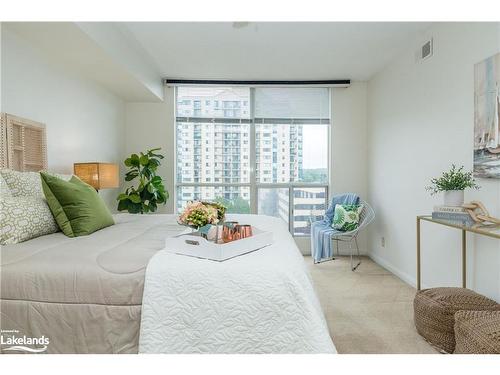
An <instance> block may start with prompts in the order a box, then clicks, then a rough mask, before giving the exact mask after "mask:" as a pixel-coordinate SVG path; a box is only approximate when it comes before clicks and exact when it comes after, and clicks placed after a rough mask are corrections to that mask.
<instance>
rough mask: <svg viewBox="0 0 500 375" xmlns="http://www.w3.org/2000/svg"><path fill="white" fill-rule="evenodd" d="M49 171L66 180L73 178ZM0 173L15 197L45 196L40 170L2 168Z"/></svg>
mask: <svg viewBox="0 0 500 375" xmlns="http://www.w3.org/2000/svg"><path fill="white" fill-rule="evenodd" d="M48 173H50V174H51V175H53V176H57V177H59V178H62V179H63V180H66V181H69V179H70V178H71V175H64V174H56V173H51V172H48ZM0 175H1V176H2V177H3V179H4V180H5V182H6V183H7V186H8V187H9V190H10V192H11V194H12V195H13V196H14V197H41V198H45V195H44V194H43V190H42V181H41V180H40V172H19V171H14V170H12V169H2V170H0Z"/></svg>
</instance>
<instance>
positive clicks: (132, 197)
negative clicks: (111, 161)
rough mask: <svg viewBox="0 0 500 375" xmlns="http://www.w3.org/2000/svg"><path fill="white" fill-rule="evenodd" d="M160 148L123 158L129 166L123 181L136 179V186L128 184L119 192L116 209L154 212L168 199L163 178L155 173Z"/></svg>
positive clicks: (158, 162) (135, 212)
mask: <svg viewBox="0 0 500 375" xmlns="http://www.w3.org/2000/svg"><path fill="white" fill-rule="evenodd" d="M159 150H160V148H154V149H152V150H147V151H146V152H141V153H140V154H139V155H137V154H132V155H130V157H128V158H127V159H125V161H124V164H125V166H126V167H128V168H129V170H128V172H127V173H126V174H125V181H134V180H138V185H137V187H136V186H135V185H134V186H130V187H128V188H127V189H126V190H125V192H124V193H121V194H120V195H119V196H118V198H116V200H117V201H118V211H128V212H129V213H131V214H138V213H140V214H144V213H148V212H155V211H156V210H157V208H158V205H160V204H165V203H166V202H167V200H168V191H167V190H166V189H165V186H164V185H163V180H162V178H161V177H160V176H158V175H157V174H156V171H157V169H158V167H159V166H160V164H161V163H160V160H161V159H163V155H161V154H158V153H156V152H157V151H159Z"/></svg>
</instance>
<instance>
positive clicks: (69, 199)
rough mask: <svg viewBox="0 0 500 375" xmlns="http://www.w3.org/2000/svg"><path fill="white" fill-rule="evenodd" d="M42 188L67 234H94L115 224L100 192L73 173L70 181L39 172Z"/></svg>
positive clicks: (77, 235) (58, 223)
mask: <svg viewBox="0 0 500 375" xmlns="http://www.w3.org/2000/svg"><path fill="white" fill-rule="evenodd" d="M40 176H41V179H42V188H43V193H44V194H45V198H46V199H47V203H48V205H49V207H50V210H51V211H52V214H53V215H54V218H55V219H56V222H57V225H58V226H59V228H61V230H62V231H63V233H64V234H65V235H66V236H68V237H79V236H86V235H88V234H91V233H93V232H95V231H97V230H99V229H102V228H105V227H108V226H110V225H113V224H114V221H113V217H112V216H111V213H110V212H109V210H108V208H107V207H106V204H105V203H104V201H103V200H102V199H101V197H100V196H99V194H98V193H97V191H96V190H95V189H94V188H93V187H92V186H90V185H88V184H86V183H85V182H83V181H81V180H80V179H79V178H78V177H75V176H73V177H72V178H71V179H70V180H69V181H64V180H62V179H60V178H59V177H55V176H51V175H49V174H47V173H43V172H42V173H40Z"/></svg>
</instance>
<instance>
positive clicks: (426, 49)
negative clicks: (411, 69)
mask: <svg viewBox="0 0 500 375" xmlns="http://www.w3.org/2000/svg"><path fill="white" fill-rule="evenodd" d="M432 50H433V43H432V39H429V40H428V41H426V42H425V43H424V44H422V45H421V46H420V48H419V49H418V51H417V52H416V53H415V57H416V60H417V61H422V60H426V59H428V58H429V57H431V56H432Z"/></svg>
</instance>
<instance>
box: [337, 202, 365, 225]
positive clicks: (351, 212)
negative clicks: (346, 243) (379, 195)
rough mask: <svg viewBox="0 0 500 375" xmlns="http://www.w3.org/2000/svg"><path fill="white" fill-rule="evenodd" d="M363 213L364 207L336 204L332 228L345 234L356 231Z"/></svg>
mask: <svg viewBox="0 0 500 375" xmlns="http://www.w3.org/2000/svg"><path fill="white" fill-rule="evenodd" d="M361 211H363V205H359V204H336V205H335V213H334V214H333V222H332V227H333V228H334V229H337V230H341V231H343V232H348V231H351V230H354V229H356V228H357V227H358V225H359V215H361Z"/></svg>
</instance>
